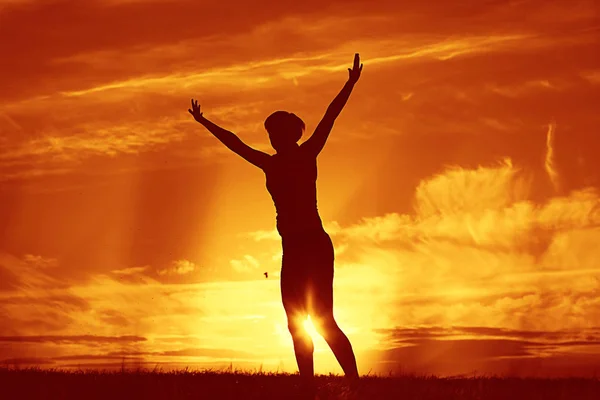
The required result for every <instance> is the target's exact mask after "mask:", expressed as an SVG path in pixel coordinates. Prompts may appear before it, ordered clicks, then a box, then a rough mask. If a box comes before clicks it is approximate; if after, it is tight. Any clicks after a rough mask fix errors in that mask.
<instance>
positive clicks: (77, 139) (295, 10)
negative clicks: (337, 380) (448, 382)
mask: <svg viewBox="0 0 600 400" xmlns="http://www.w3.org/2000/svg"><path fill="white" fill-rule="evenodd" d="M599 48H600V5H599V3H598V2H597V1H596V0H570V1H547V0H514V1H504V0H502V1H500V0H487V1H481V0H479V1H478V0H461V1H446V0H434V1H417V0H408V1H395V0H394V1H392V0H381V1H367V0H361V1H342V0H339V1H322V0H319V1H316V0H303V1H299V2H286V1H277V0H254V1H242V0H238V1H210V2H209V1H203V0H194V1H185V0H180V1H167V0H153V1H143V0H86V1H62V0H57V1H52V0H0V59H1V61H0V365H4V364H8V365H12V364H18V365H39V366H43V367H61V366H65V367H67V366H71V367H78V366H81V367H98V368H109V367H113V366H118V367H120V366H121V364H122V363H123V362H125V363H126V364H127V365H132V366H144V367H148V368H154V367H155V366H156V365H159V366H162V367H163V368H164V369H168V368H181V367H185V366H187V365H189V366H190V367H193V368H195V367H198V368H203V367H214V368H220V367H223V366H229V365H230V363H231V364H232V365H233V367H234V368H259V367H260V366H261V365H262V369H263V370H280V371H282V370H283V371H288V372H293V371H296V362H295V359H294V355H293V349H292V341H291V337H290V335H289V332H288V331H287V326H286V319H285V313H284V311H283V307H282V305H281V298H280V293H279V268H280V264H281V242H280V238H279V236H278V235H277V232H276V231H275V208H274V206H273V202H272V200H271V198H270V196H269V194H268V192H267V191H266V189H265V177H264V174H263V173H262V171H261V170H260V169H258V168H255V167H253V166H252V165H250V164H248V163H246V162H245V161H244V160H243V159H242V158H240V157H238V156H237V155H235V154H233V153H231V152H229V150H228V149H226V148H225V147H224V146H223V145H222V144H221V143H220V142H219V141H218V140H217V139H215V138H214V137H213V136H212V135H211V134H210V133H209V132H208V131H206V130H205V129H204V128H203V127H202V126H201V125H200V124H198V123H196V122H195V121H194V119H193V118H192V117H191V116H190V115H189V114H188V111H187V110H188V108H189V107H190V99H191V98H192V97H193V98H196V99H198V100H199V103H200V105H201V107H202V111H203V112H204V116H205V117H207V118H208V119H209V120H211V121H213V122H215V123H217V124H219V125H221V126H222V127H224V128H226V129H229V130H231V131H233V132H235V133H236V134H238V135H239V136H240V138H241V139H242V140H244V141H245V142H246V143H248V144H249V145H251V146H253V147H255V148H258V149H260V150H263V151H266V152H269V153H273V152H274V151H273V150H272V149H271V148H270V145H269V140H268V136H267V134H266V131H265V130H264V128H263V122H264V120H265V118H266V117H267V116H268V115H269V114H271V113H272V112H273V111H275V110H287V111H290V112H293V113H295V114H297V115H298V116H300V117H301V118H303V120H304V121H305V123H306V128H307V129H306V132H305V136H304V137H303V139H302V140H305V139H306V138H307V137H308V136H309V135H310V134H311V133H312V131H313V130H314V128H315V126H316V124H317V123H318V122H319V120H320V118H321V117H322V115H323V113H324V112H325V110H326V108H327V106H328V105H329V103H330V102H331V100H332V99H333V98H334V96H335V95H336V94H337V93H338V91H339V90H340V89H341V88H342V86H343V85H344V82H345V81H346V79H347V77H348V71H347V68H349V67H351V65H352V60H353V56H354V53H356V52H358V53H360V55H361V61H362V62H363V63H364V69H363V72H362V76H361V79H360V81H359V82H358V83H357V84H356V86H355V88H354V91H353V93H352V95H351V97H350V100H349V101H348V104H347V106H346V108H345V109H344V110H343V111H342V113H341V115H340V117H339V118H338V120H337V122H336V124H335V127H334V129H333V131H332V133H331V136H330V139H329V142H328V143H327V145H326V147H325V149H324V150H323V152H322V153H321V155H320V156H319V179H318V181H317V184H318V201H319V211H320V213H321V217H322V219H323V221H324V224H325V228H326V230H327V231H328V232H329V233H330V235H331V237H332V240H333V243H334V246H335V249H336V275H335V276H336V278H335V315H336V318H337V320H338V322H339V324H340V326H341V327H342V329H343V330H344V331H345V332H346V333H347V335H348V337H349V338H350V340H351V341H352V343H353V346H354V349H355V351H356V354H357V360H358V366H359V371H360V373H361V374H366V373H368V372H369V371H372V372H373V373H388V372H389V371H394V372H417V373H434V374H440V375H455V374H471V373H473V372H477V373H486V374H488V373H496V374H511V375H532V374H534V375H535V374H537V375H548V376H564V375H593V374H594V373H598V372H600V367H599V366H600V275H599V273H600V264H599V262H600V261H599V260H600V156H599V154H600V136H599V135H600V132H599V128H598V127H599V126H600V111H599V110H600V51H599V50H598V49H599ZM264 272H268V273H269V277H268V278H265V276H264ZM315 346H316V352H315V370H316V372H318V373H329V372H333V373H340V374H341V373H342V370H341V368H340V367H339V366H338V365H337V363H336V361H335V358H334V356H333V355H332V354H331V352H330V350H329V348H328V347H327V345H326V344H325V342H324V341H323V340H322V339H321V338H320V337H317V338H316V339H315Z"/></svg>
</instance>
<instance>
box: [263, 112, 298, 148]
mask: <svg viewBox="0 0 600 400" xmlns="http://www.w3.org/2000/svg"><path fill="white" fill-rule="evenodd" d="M265 129H266V130H267V132H268V133H269V139H270V140H271V145H272V146H273V148H274V149H275V150H276V151H280V150H285V149H286V148H290V147H293V146H294V145H295V144H296V143H297V142H298V140H300V138H301V137H302V133H303V132H304V121H302V120H301V119H300V117H298V116H297V115H296V114H292V113H289V112H287V111H275V112H274V113H273V114H271V115H269V116H268V117H267V119H266V120H265Z"/></svg>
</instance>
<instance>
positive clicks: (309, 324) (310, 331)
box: [303, 315, 320, 341]
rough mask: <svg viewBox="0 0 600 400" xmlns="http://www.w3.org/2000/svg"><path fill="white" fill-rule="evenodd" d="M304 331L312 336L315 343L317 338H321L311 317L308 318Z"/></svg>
mask: <svg viewBox="0 0 600 400" xmlns="http://www.w3.org/2000/svg"><path fill="white" fill-rule="evenodd" d="M303 326H304V330H305V331H306V333H308V334H309V335H310V338H311V339H312V340H313V341H314V340H315V339H316V338H318V337H320V336H319V334H318V332H317V330H316V329H315V326H314V325H313V323H312V320H311V319H310V315H309V316H308V318H306V320H305V321H304V324H303Z"/></svg>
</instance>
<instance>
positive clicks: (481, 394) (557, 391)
mask: <svg viewBox="0 0 600 400" xmlns="http://www.w3.org/2000/svg"><path fill="white" fill-rule="evenodd" d="M361 379H362V382H361V386H360V387H359V389H358V391H350V389H349V388H348V387H347V386H346V384H345V381H344V379H343V377H340V376H337V375H317V376H316V382H317V385H318V387H319V399H321V400H326V399H369V400H386V399H403V400H411V399H415V400H417V399H418V400H433V399H444V400H452V399H461V400H462V399H467V400H470V399H473V400H476V399H477V400H486V399H498V400H500V399H510V400H519V399H527V400H535V399H540V400H541V399H544V400H547V399H565V400H567V399H568V400H571V399H577V400H584V399H600V379H589V378H560V379H542V378H510V377H483V376H482V377H470V378H463V377H461V378H459V377H454V378H440V377H435V376H416V375H404V376H396V377H391V376H390V377H384V376H365V377H362V378H361ZM298 380H299V378H298V376H297V374H282V373H266V372H255V373H245V372H225V371H211V370H205V371H191V370H188V369H184V370H178V371H172V372H162V371H160V370H157V369H154V370H145V369H137V370H121V371H98V370H76V371H70V370H58V369H40V368H26V369H18V368H0V393H1V394H2V395H0V397H1V398H3V399H6V400H9V399H90V400H92V399H103V400H104V399H109V400H116V399H149V400H155V399H156V400H157V399H169V400H176V399H256V400H258V399H262V400H271V399H299V398H300V397H299V395H298Z"/></svg>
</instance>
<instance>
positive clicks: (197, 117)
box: [188, 99, 202, 122]
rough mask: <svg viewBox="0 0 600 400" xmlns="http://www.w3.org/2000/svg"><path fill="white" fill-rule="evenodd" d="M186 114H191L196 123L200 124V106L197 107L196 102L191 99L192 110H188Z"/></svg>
mask: <svg viewBox="0 0 600 400" xmlns="http://www.w3.org/2000/svg"><path fill="white" fill-rule="evenodd" d="M188 112H189V113H190V114H192V116H193V117H194V119H195V120H196V121H198V122H201V120H202V113H201V112H200V105H198V100H194V99H192V108H191V109H189V108H188Z"/></svg>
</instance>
